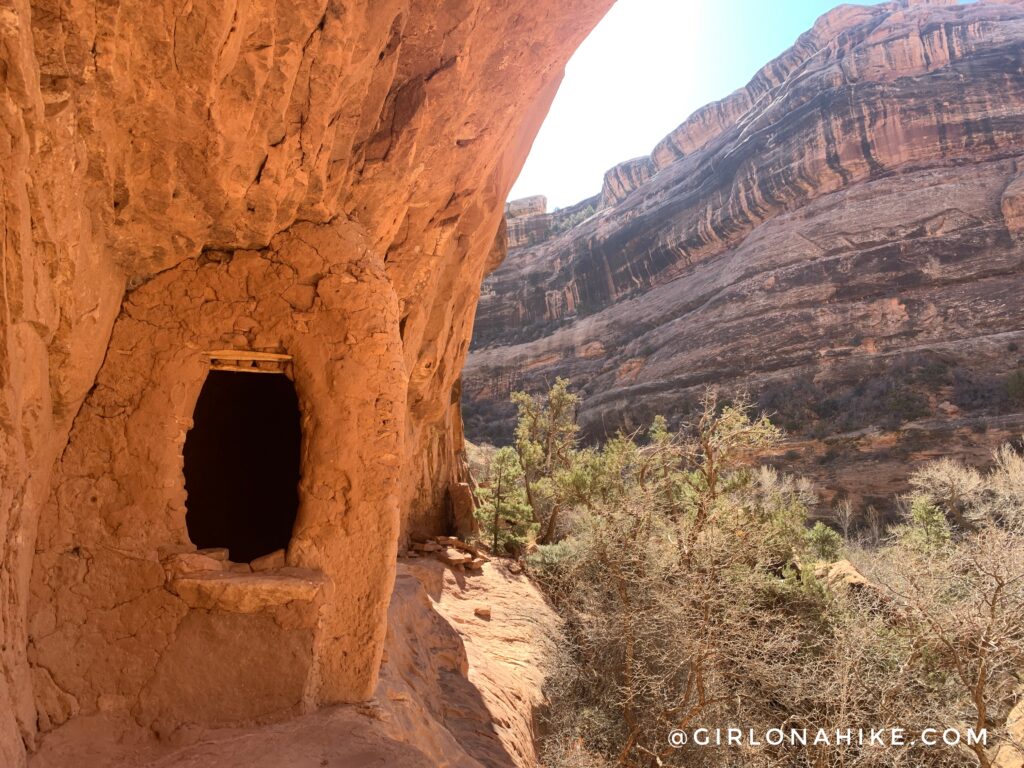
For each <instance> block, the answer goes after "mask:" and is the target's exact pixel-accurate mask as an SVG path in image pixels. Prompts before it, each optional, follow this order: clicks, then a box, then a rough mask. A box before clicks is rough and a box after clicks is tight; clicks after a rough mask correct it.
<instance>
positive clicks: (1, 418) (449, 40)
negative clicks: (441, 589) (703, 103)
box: [0, 0, 611, 766]
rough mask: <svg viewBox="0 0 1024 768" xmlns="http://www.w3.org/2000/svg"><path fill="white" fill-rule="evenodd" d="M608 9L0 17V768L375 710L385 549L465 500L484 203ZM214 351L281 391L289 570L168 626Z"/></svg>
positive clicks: (208, 8)
mask: <svg viewBox="0 0 1024 768" xmlns="http://www.w3.org/2000/svg"><path fill="white" fill-rule="evenodd" d="M610 2H611V0H569V1H568V2H557V3H555V2H549V3H536V2H521V1H520V0H514V1H513V2H507V3H501V4H498V5H494V4H491V3H486V2H480V0H451V1H450V2H445V3H441V4H438V3H433V2H424V1H423V0H382V1H380V2H378V1H377V0H374V2H359V1H356V2H348V1H347V0H346V1H342V0H301V1H300V2H290V3H283V4H282V3H274V2H269V1H267V0H251V1H250V0H246V2H227V3H221V2H205V1H199V2H189V3H185V4H175V3H169V2H160V1H159V0H157V2H121V3H113V4H111V3H102V2H97V1H96V0H44V1H43V2H31V3H30V2H28V0H6V1H5V2H0V81H2V84H3V87H2V90H0V197H2V200H3V207H2V211H3V216H2V219H0V222H2V224H0V226H2V228H3V230H2V237H0V243H2V245H0V248H2V266H3V273H2V274H3V285H4V289H3V294H2V301H3V320H2V322H0V336H2V338H0V350H2V352H0V384H2V390H3V397H2V398H0V765H4V766H20V765H23V764H24V754H25V753H24V746H25V745H28V747H29V748H31V747H32V745H33V744H34V743H35V741H36V736H37V732H38V730H39V729H40V728H42V729H49V728H52V727H55V726H57V725H59V724H60V723H62V722H64V721H65V720H66V719H67V718H68V717H71V716H73V715H83V716H85V715H90V714H92V713H96V712H99V711H104V712H131V713H132V714H133V716H134V717H135V718H136V719H137V720H138V721H139V722H143V723H147V724H150V723H156V722H158V721H163V722H173V721H175V720H177V721H179V722H180V721H182V720H183V719H184V720H188V719H190V718H191V719H195V718H197V717H198V718H199V719H205V720H207V721H215V722H224V721H226V720H231V719H233V718H238V717H240V716H241V717H252V716H256V715H259V714H260V713H261V711H262V712H263V713H266V712H268V711H270V710H274V711H276V710H277V709H280V708H281V707H285V709H288V710H289V711H291V710H295V709H297V710H304V709H309V708H312V707H316V706H318V705H320V704H323V703H325V702H335V701H351V700H358V699H362V698H365V697H367V696H369V695H370V694H371V693H372V691H373V689H374V685H375V680H376V674H377V668H378V662H379V659H380V656H381V653H382V649H383V640H384V633H385V614H386V608H387V601H388V597H389V595H390V590H391V584H392V581H393V578H394V568H395V566H394V553H395V551H396V546H397V543H398V540H399V538H400V537H401V536H406V535H408V534H409V533H410V532H438V531H439V530H440V529H442V528H444V527H445V526H446V525H447V524H448V523H447V519H446V518H447V517H448V516H449V515H450V508H451V507H452V502H451V500H450V495H451V489H452V487H453V484H456V483H457V482H458V481H459V480H461V479H463V478H462V474H463V469H462V467H463V462H462V460H461V458H460V452H461V439H462V438H461V424H460V419H459V413H458V400H459V376H460V371H461V368H462V360H463V357H464V355H465V352H466V348H467V346H468V343H469V333H470V327H471V323H472V316H473V311H474V308H475V304H476V300H477V295H478V288H479V282H480V280H481V278H482V276H483V273H484V270H485V268H486V267H487V265H488V264H490V263H491V262H493V260H494V256H493V255H492V253H491V246H492V243H493V242H494V239H495V233H496V232H497V231H498V229H499V227H500V226H501V205H502V201H503V200H504V198H505V196H506V194H507V191H508V189H509V187H510V185H511V183H512V180H513V179H514V176H515V174H516V172H517V170H518V168H519V167H520V165H521V163H522V161H523V159H524V157H525V154H526V152H527V150H528V147H529V144H530V142H531V141H532V137H533V136H534V134H535V132H536V130H537V128H538V126H539V124H540V121H541V119H542V118H543V116H544V114H545V112H546V110H547V107H548V105H549V103H550V100H551V98H552V97H553V95H554V92H555V90H556V88H557V86H558V83H559V80H560V77H561V72H562V66H563V64H564V62H565V60H566V59H567V58H568V56H569V55H570V53H571V52H572V50H573V49H574V47H575V46H576V45H577V44H578V43H579V41H580V40H581V39H582V38H583V36H584V35H585V34H586V33H587V31H588V30H589V28H590V27H591V26H592V25H593V24H594V23H596V21H597V19H598V18H599V16H600V14H601V13H602V12H603V10H604V9H606V8H607V7H608V6H609V5H610ZM219 349H229V350H235V351H239V350H241V351H245V352H253V353H273V354H281V355H286V356H288V357H289V358H290V359H291V361H292V363H291V365H292V368H291V369H290V372H289V375H290V377H291V378H293V380H294V383H295V387H296V390H297V392H298V398H299V403H300V407H301V411H302V419H303V421H302V427H303V438H302V440H303V444H302V463H303V466H302V470H301V471H302V483H301V487H300V489H299V496H300V504H299V510H298V521H297V524H296V528H295V532H294V534H293V539H292V541H291V544H290V545H289V548H288V553H287V561H286V564H287V567H286V568H283V569H281V570H282V572H281V573H279V574H277V575H272V576H271V577H268V578H269V581H267V580H262V579H263V577H260V578H256V579H249V578H246V579H242V580H241V581H239V580H238V578H236V577H228V576H224V577H217V578H218V579H221V580H220V581H216V580H214V581H213V582H210V580H209V578H207V577H203V579H206V581H205V582H203V579H200V581H201V582H203V583H206V584H207V587H208V588H209V589H211V590H212V591H210V592H209V593H208V594H206V595H205V597H203V598H202V599H200V600H198V602H196V601H193V602H192V603H189V602H188V601H186V600H185V599H183V598H182V596H181V594H179V593H178V592H176V591H175V590H174V589H173V588H171V584H170V582H169V581H167V578H169V576H167V575H168V574H169V573H170V571H168V569H167V568H166V564H167V558H169V557H173V556H175V555H176V554H188V553H189V551H190V550H194V549H195V547H194V545H193V544H192V543H191V542H190V541H189V537H188V535H187V531H186V528H185V506H184V502H185V493H184V481H183V478H182V456H181V452H182V443H183V440H184V438H185V434H186V433H187V431H188V430H189V428H190V426H191V419H192V410H193V407H194V405H195V403H196V397H197V395H198V393H199V391H200V388H201V387H202V384H203V379H204V377H205V376H206V374H207V371H208V370H209V357H208V353H209V351H211V350H219ZM254 418H258V415H254ZM288 569H296V570H295V572H294V573H291V574H289V573H287V572H285V571H288ZM165 576H167V578H165ZM298 582H301V583H306V584H308V585H311V588H310V590H308V591H307V592H308V594H305V596H304V597H303V600H302V601H300V603H301V604H300V605H298V606H297V607H295V606H290V605H286V604H285V602H287V601H286V600H285V598H284V597H283V595H286V594H288V589H292V588H294V586H295V584H296V583H298ZM30 585H31V586H30ZM282 585H286V586H287V589H285V590H284V591H282V588H283V587H282ZM237 589H242V590H243V591H245V590H250V589H251V590H252V592H251V594H249V595H248V596H246V597H245V599H242V600H240V601H234V602H232V603H231V610H227V609H222V608H217V607H216V606H217V605H219V603H217V601H216V599H215V598H216V594H219V593H220V592H222V591H224V590H237ZM30 594H31V596H30ZM275 595H276V597H275ZM211 601H212V602H211ZM211 605H213V606H214V607H213V608H211ZM30 617H31V618H30ZM264 632H267V633H270V634H269V635H268V637H272V638H275V639H276V640H280V641H281V642H282V645H281V647H280V648H275V647H272V645H271V643H269V641H268V642H267V643H264V644H263V645H262V646H258V644H255V643H253V642H252V641H251V640H248V639H247V638H251V637H258V636H260V633H264ZM200 641H201V642H200ZM197 643H199V645H197ZM204 643H205V645H204ZM200 648H205V649H206V650H207V651H208V653H204V652H203V651H202V650H200ZM258 648H259V649H262V652H264V653H265V654H266V655H265V656H264V657H262V661H260V660H258V659H255V658H249V659H248V664H249V666H248V667H246V666H244V665H237V664H236V663H235V662H236V661H237V660H238V659H239V658H241V656H240V653H241V652H242V651H251V652H255V651H256V650H257V649H258ZM218 658H221V659H224V660H226V662H227V663H228V670H229V671H228V672H227V673H226V677H220V678H218V679H217V680H215V681H210V680H206V679H202V673H201V672H200V671H197V670H196V669H189V668H188V667H187V665H178V662H188V661H190V660H200V661H204V662H205V663H206V664H207V667H208V668H210V669H221V668H222V667H223V665H218V662H217V661H216V660H217V659H218ZM278 662H287V665H289V666H288V669H289V670H291V672H290V674H291V677H290V678H289V680H288V682H289V685H288V686H287V687H286V688H285V689H282V690H274V691H267V690H261V691H260V693H261V695H265V696H264V698H263V699H262V700H261V699H260V697H253V696H248V695H247V696H242V695H241V694H237V695H236V693H235V691H236V690H238V687H241V688H242V689H245V687H246V686H250V687H251V686H256V687H257V688H258V687H259V686H260V685H261V684H263V685H266V684H267V681H263V680H262V678H261V677H260V675H261V673H262V670H263V669H265V668H266V667H267V666H268V665H273V664H276V663H278ZM232 675H234V678H232V677H231V676H232ZM232 680H233V681H234V685H235V686H236V688H235V689H226V690H217V691H216V695H215V696H213V697H210V696H208V695H205V694H204V693H203V686H211V685H212V686H217V685H226V684H227V683H229V682H231V681H232ZM250 692H251V691H250ZM271 694H276V695H277V698H276V700H271V699H273V696H271V699H266V696H270V695H271ZM253 702H257V703H256V705H255V707H253V706H252V704H253ZM259 702H262V703H259ZM197 703H201V704H202V707H201V708H199V709H196V708H195V706H196V705H197ZM289 708H290V709H289ZM167 718H169V720H168V719H167Z"/></svg>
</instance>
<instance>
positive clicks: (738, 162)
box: [463, 0, 1024, 504]
mask: <svg viewBox="0 0 1024 768" xmlns="http://www.w3.org/2000/svg"><path fill="white" fill-rule="evenodd" d="M1022 172H1024V3H1022V2H1019V1H1014V2H991V1H986V0H982V1H981V2H978V3H973V4H969V5H956V4H954V3H950V2H912V3H911V2H903V3H889V4H882V5H877V6H868V7H862V6H849V5H848V6H840V7H839V8H837V9H835V10H833V11H831V12H829V13H828V14H826V15H825V16H823V17H822V18H820V19H819V20H818V21H817V22H816V23H815V25H814V27H813V28H812V29H811V30H810V31H808V32H807V33H805V34H804V35H802V36H801V37H800V38H799V39H798V40H797V42H796V44H795V45H794V46H793V47H792V48H790V49H789V50H788V51H786V52H785V53H783V54H782V55H781V56H780V57H779V58H777V59H776V60H774V61H772V62H770V63H769V64H768V65H766V66H765V67H764V68H763V69H762V70H761V71H760V72H758V73H757V74H756V75H755V76H754V78H753V79H752V80H751V81H750V83H749V84H748V85H747V86H746V87H745V88H742V89H740V90H739V91H736V92H735V93H733V94H732V95H730V96H729V97H727V98H725V99H723V100H722V101H720V102H716V103H714V104H711V105H708V106H706V107H704V108H702V109H700V110H698V111H697V112H695V113H694V114H693V115H692V116H691V117H690V118H689V119H688V120H687V121H686V122H684V123H683V124H682V125H681V126H680V127H679V128H677V129H676V130H675V131H673V132H672V133H671V134H670V135H669V136H667V137H666V138H665V139H664V140H663V141H661V142H660V143H659V144H658V146H657V147H655V149H654V151H653V152H652V154H651V155H650V156H649V157H647V158H640V159H637V160H630V161H628V162H626V163H623V164H621V165H620V166H617V167H616V168H614V169H612V170H611V171H609V172H608V174H606V176H605V184H604V189H603V190H602V192H601V193H600V196H599V197H598V198H591V199H590V200H589V201H584V203H586V205H585V206H584V207H583V208H582V209H580V206H576V209H578V210H577V213H576V215H570V216H568V217H567V211H568V209H567V211H556V212H554V213H544V212H539V211H537V210H535V209H534V208H529V209H526V210H523V209H521V208H516V207H514V206H510V207H509V211H508V215H509V224H508V230H509V232H510V233H518V235H519V236H518V238H516V239H510V242H509V244H510V250H509V255H508V258H507V259H506V261H505V262H504V264H503V265H502V266H501V267H500V268H499V269H497V270H496V271H495V272H494V273H493V274H491V275H490V276H489V277H488V278H487V280H485V282H484V288H483V296H482V298H481V301H480V305H479V308H478V311H477V319H476V328H475V331H474V341H473V348H472V350H471V352H470V356H469V359H468V362H467V367H466V371H465V376H464V389H463V396H464V403H465V418H466V429H467V434H468V435H469V437H470V439H472V440H482V441H486V440H490V441H499V442H500V441H502V440H505V439H507V438H508V437H509V435H510V433H511V425H512V421H513V417H514V413H513V409H512V407H511V406H510V405H509V404H508V402H507V400H508V395H509V393H510V392H511V391H513V390H515V389H518V388H524V387H526V388H534V389H539V388H543V387H545V386H547V385H549V384H550V383H551V382H553V380H554V378H555V377H556V376H567V377H569V378H570V379H571V380H572V382H573V383H574V384H575V386H576V388H577V389H578V390H580V391H581V393H582V394H583V396H584V403H583V406H582V410H581V414H580V417H581V421H582V425H583V428H584V432H585V433H586V434H587V436H588V437H589V438H590V439H602V438H604V437H605V436H607V435H610V434H614V433H615V431H616V430H618V429H620V428H622V429H626V430H632V429H635V428H637V427H642V426H644V425H645V424H648V423H649V422H650V419H651V418H652V417H653V416H654V415H655V414H658V413H661V414H664V415H666V416H667V417H669V419H670V421H672V422H675V423H678V422H679V421H680V420H682V419H684V418H686V416H687V415H688V414H689V413H690V411H691V409H692V408H693V406H694V405H695V402H696V399H697V398H698V397H699V395H700V393H701V391H702V390H703V388H704V387H705V386H707V385H721V386H723V387H724V388H725V389H726V390H727V391H729V392H733V393H735V392H737V391H739V390H747V391H749V392H750V393H751V394H752V396H753V397H754V399H755V401H756V402H757V403H758V404H759V405H761V406H762V407H763V408H765V410H768V411H770V412H773V413H775V414H776V420H777V421H779V422H780V423H781V424H782V426H784V427H785V428H786V429H787V430H788V432H789V433H790V438H789V441H788V442H787V444H786V445H785V447H784V450H785V451H786V453H785V456H781V455H780V456H779V457H778V458H779V460H780V461H781V463H783V464H784V465H785V466H786V468H787V469H789V470H795V471H799V472H804V473H806V474H810V475H812V476H814V477H816V478H817V479H818V480H819V481H820V483H821V485H822V487H823V489H824V490H825V491H827V492H828V494H827V495H834V494H836V493H848V494H851V495H853V496H855V497H857V498H858V500H860V501H865V502H869V503H876V504H882V503H886V502H891V498H890V495H891V493H892V492H894V491H896V490H899V489H900V488H901V483H902V481H903V480H904V479H905V477H906V475H907V474H908V472H909V471H910V470H911V469H912V468H913V465H914V463H915V462H916V461H918V460H921V459H924V458H928V457H932V456H936V455H960V456H963V457H965V458H966V459H968V460H971V461H974V462H983V461H985V460H987V459H988V455H989V452H990V450H991V448H992V447H993V446H994V445H996V444H998V443H999V442H1001V441H1003V440H1007V439H1013V438H1014V437H1017V436H1019V435H1020V434H1021V432H1022V431H1024V352H1022V348H1024V302H1022V301H1021V296H1022V295H1024V228H1022V227H1024V218H1022V208H1021V206H1022V204H1024V203H1022V200H1024V197H1022V190H1024V187H1022V185H1024V175H1022ZM581 205H583V204H581Z"/></svg>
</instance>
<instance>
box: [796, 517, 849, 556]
mask: <svg viewBox="0 0 1024 768" xmlns="http://www.w3.org/2000/svg"><path fill="white" fill-rule="evenodd" d="M804 540H805V543H806V545H807V551H808V552H809V553H810V555H811V557H813V558H814V559H815V560H823V561H825V562H826V563H834V562H835V561H836V560H838V559H839V555H840V553H841V552H842V551H843V537H842V536H841V535H840V534H839V532H838V531H834V530H832V529H831V528H829V527H828V526H827V525H825V524H824V523H823V522H821V521H820V520H819V521H818V522H816V523H815V524H814V527H813V528H810V529H808V530H807V532H806V533H805V534H804Z"/></svg>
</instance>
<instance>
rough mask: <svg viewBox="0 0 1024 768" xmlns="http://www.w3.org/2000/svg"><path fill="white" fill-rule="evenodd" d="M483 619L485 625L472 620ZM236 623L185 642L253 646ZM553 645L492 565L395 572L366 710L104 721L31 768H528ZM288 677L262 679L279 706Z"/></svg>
mask: <svg viewBox="0 0 1024 768" xmlns="http://www.w3.org/2000/svg"><path fill="white" fill-rule="evenodd" d="M484 608H486V609H487V610H488V611H489V613H490V615H489V617H487V618H484V617H481V616H479V615H478V612H483V609H484ZM248 622H249V623H248V626H242V627H239V626H237V625H236V626H230V625H225V624H216V623H215V622H213V621H207V622H206V623H204V624H202V625H201V627H199V628H197V629H193V628H192V627H190V628H189V631H190V632H193V633H202V632H205V631H224V630H231V631H230V632H226V633H225V636H224V640H225V641H226V642H229V643H235V644H243V645H244V644H248V645H249V646H250V649H251V646H252V645H254V644H255V643H257V642H260V640H259V635H257V634H255V633H257V632H259V631H260V630H266V629H267V627H266V626H263V627H261V626H259V625H258V621H257V620H253V619H249V620H248ZM246 630H247V631H246ZM200 639H202V638H200ZM559 639H560V636H559V621H558V618H557V616H556V614H555V612H554V611H553V610H552V608H551V606H549V605H548V604H547V602H546V601H545V600H544V598H543V596H542V595H541V594H540V592H539V591H538V590H537V588H536V586H535V585H534V584H533V583H532V582H531V581H530V580H529V579H528V578H527V577H526V576H524V575H522V574H513V573H511V572H509V571H508V570H507V569H506V568H505V567H503V566H502V565H501V563H500V562H493V563H487V564H486V565H484V567H483V569H482V570H481V571H479V572H475V573H471V574H463V573H456V572H454V571H452V570H450V569H447V568H445V567H444V566H442V565H441V564H440V563H439V562H437V561H435V560H427V559H423V560H403V561H400V563H399V565H398V575H397V578H396V580H395V585H394V590H393V592H392V594H391V599H390V603H389V608H388V632H387V638H386V641H385V652H384V657H385V660H384V662H383V664H382V668H381V674H380V678H379V680H378V682H377V687H376V689H375V690H374V698H373V701H372V702H369V703H366V704H360V705H349V706H338V707H331V708H327V709H324V710H321V711H319V712H314V713H311V714H306V715H303V716H300V717H296V718H294V719H290V720H288V721H285V722H277V723H274V724H271V725H262V726H253V725H251V724H250V725H246V726H242V727H235V728H211V727H210V726H209V725H207V726H188V727H184V728H179V729H177V730H159V733H160V735H161V737H162V738H160V739H157V738H156V737H155V736H154V734H153V732H152V731H151V730H149V729H145V728H140V727H139V726H138V724H137V723H135V722H133V721H132V720H131V718H130V717H126V716H125V714H124V713H123V712H122V713H119V712H116V711H115V712H104V713H100V714H97V715H90V716H87V717H82V718H79V719H77V720H73V721H72V722H70V723H68V724H67V725H66V726H64V727H63V728H60V729H58V730H56V731H53V732H51V733H49V734H46V735H45V736H44V737H43V738H42V742H41V745H40V749H39V751H38V752H37V753H36V755H35V756H34V757H33V758H32V759H31V761H30V765H31V766H32V768H66V766H68V765H75V766H78V768H110V766H132V767H133V768H145V767H150V768H157V767H158V766H159V768H186V767H187V766H193V767H194V766H217V768H258V767H262V768H280V766H282V765H287V766H289V767H294V768H322V766H323V765H325V764H326V765H330V766H332V767H333V768H365V767H366V766H369V765H383V766H388V768H424V767H425V766H446V767H447V768H482V767H484V766H486V767H487V768H534V766H536V765H537V755H536V747H535V742H536V738H537V733H536V731H535V717H534V714H535V710H536V708H537V707H538V706H539V705H540V704H541V703H542V694H541V690H542V687H543V682H544V678H545V676H546V674H547V672H548V671H549V670H550V668H551V665H552V662H553V655H554V654H553V652H554V649H555V647H556V644H557V642H558V640H559ZM182 651H183V652H188V647H185V648H183V649H182ZM181 660H182V661H184V660H185V659H181ZM192 661H193V663H196V664H200V665H208V664H210V660H205V659H192ZM214 661H220V659H215V660H214ZM245 663H248V662H247V661H243V663H242V664H241V665H222V666H221V667H218V668H215V669H213V670H211V672H212V674H213V675H214V676H215V679H218V676H224V675H230V674H232V673H233V672H235V673H237V670H238V669H239V668H240V667H244V664H245ZM289 671H290V668H289V667H288V666H287V665H283V666H282V668H281V669H277V670H272V671H270V673H269V674H272V675H274V676H275V677H276V678H277V680H278V681H279V682H280V683H281V687H282V695H283V694H287V693H288V686H289V684H290V683H291V684H294V681H293V680H290V679H289V676H288V673H289ZM171 679H173V680H177V681H178V682H179V683H180V682H182V680H183V678H181V677H177V678H171ZM218 682H220V680H219V679H218ZM233 682H234V683H235V684H237V683H238V682H239V681H237V680H236V681H233ZM182 698H184V697H182V696H179V697H178V699H177V700H179V701H180V700H181V699H182ZM214 702H215V697H213V696H206V697H204V699H203V701H202V702H201V703H200V706H207V707H210V706H211V705H212V704H213V703H214ZM232 705H233V706H235V707H242V706H245V705H246V702H245V701H244V700H235V701H233V702H232ZM210 714H211V715H216V714H219V712H218V711H213V712H211V713H210Z"/></svg>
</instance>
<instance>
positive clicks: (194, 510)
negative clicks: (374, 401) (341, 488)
mask: <svg viewBox="0 0 1024 768" xmlns="http://www.w3.org/2000/svg"><path fill="white" fill-rule="evenodd" d="M239 362H241V361H239ZM234 369H237V370H234ZM192 421H193V426H192V429H190V430H189V432H188V434H187V435H186V436H185V447H184V453H183V456H184V462H185V464H184V473H185V491H186V493H187V498H186V500H185V507H186V509H187V513H186V515H185V523H186V525H187V527H188V535H189V538H190V539H191V541H192V543H193V544H195V545H196V546H197V547H199V548H200V549H201V550H202V549H208V548H226V549H227V550H228V551H229V556H230V559H231V560H233V561H235V562H239V563H248V562H251V561H252V560H255V559H256V558H259V557H262V556H264V555H269V554H271V553H272V552H275V551H277V550H285V549H287V548H288V543H289V541H290V540H291V536H292V528H293V527H294V525H295V514H296V511H297V509H298V486H299V454H300V428H299V403H298V397H297V396H296V394H295V387H294V385H293V384H292V382H291V380H290V379H289V378H288V377H287V376H286V375H285V374H284V373H282V372H278V371H274V370H266V369H263V368H258V367H254V366H251V367H248V368H244V367H242V366H238V365H234V366H231V369H225V368H224V367H221V368H217V369H212V370H211V371H210V373H209V375H208V376H207V377H206V381H205V383H204V384H203V388H202V391H201V392H200V393H199V399H198V400H197V402H196V409H195V413H194V415H193V417H192Z"/></svg>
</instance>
